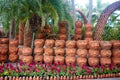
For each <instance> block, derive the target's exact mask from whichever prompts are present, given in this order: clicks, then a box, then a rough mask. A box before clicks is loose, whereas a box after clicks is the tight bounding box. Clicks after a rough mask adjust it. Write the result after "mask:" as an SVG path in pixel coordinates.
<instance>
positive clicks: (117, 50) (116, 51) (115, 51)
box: [112, 49, 120, 57]
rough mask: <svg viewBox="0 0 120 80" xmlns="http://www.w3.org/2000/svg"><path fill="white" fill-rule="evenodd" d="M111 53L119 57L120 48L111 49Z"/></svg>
mask: <svg viewBox="0 0 120 80" xmlns="http://www.w3.org/2000/svg"><path fill="white" fill-rule="evenodd" d="M112 53H113V54H112V55H113V57H120V49H113V50H112Z"/></svg>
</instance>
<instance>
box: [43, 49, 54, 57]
mask: <svg viewBox="0 0 120 80" xmlns="http://www.w3.org/2000/svg"><path fill="white" fill-rule="evenodd" d="M53 54H54V51H53V49H52V48H45V49H44V55H48V56H52V55H53Z"/></svg>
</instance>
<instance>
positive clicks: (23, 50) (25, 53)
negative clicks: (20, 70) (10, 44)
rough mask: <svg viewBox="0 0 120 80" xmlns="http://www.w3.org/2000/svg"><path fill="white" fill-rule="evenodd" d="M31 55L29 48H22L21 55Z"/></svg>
mask: <svg viewBox="0 0 120 80" xmlns="http://www.w3.org/2000/svg"><path fill="white" fill-rule="evenodd" d="M31 54H32V48H29V47H23V48H22V55H25V56H27V55H31Z"/></svg>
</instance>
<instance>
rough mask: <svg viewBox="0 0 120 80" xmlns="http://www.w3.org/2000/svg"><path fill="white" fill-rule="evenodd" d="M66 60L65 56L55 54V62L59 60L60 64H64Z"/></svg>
mask: <svg viewBox="0 0 120 80" xmlns="http://www.w3.org/2000/svg"><path fill="white" fill-rule="evenodd" d="M64 61H65V58H64V56H55V58H54V62H55V63H58V62H59V63H60V64H64Z"/></svg>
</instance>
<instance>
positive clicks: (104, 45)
mask: <svg viewBox="0 0 120 80" xmlns="http://www.w3.org/2000/svg"><path fill="white" fill-rule="evenodd" d="M100 46H101V48H102V49H111V47H112V44H111V42H110V41H101V42H100Z"/></svg>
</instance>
